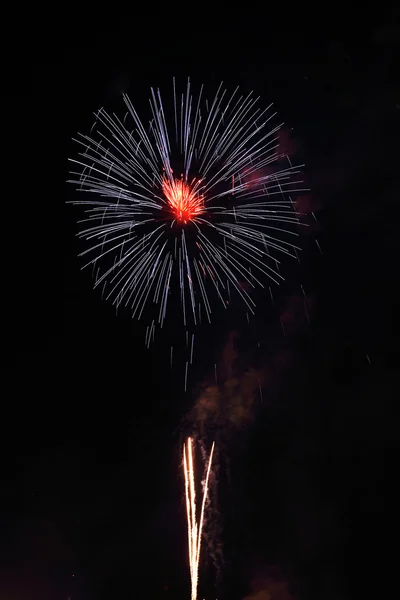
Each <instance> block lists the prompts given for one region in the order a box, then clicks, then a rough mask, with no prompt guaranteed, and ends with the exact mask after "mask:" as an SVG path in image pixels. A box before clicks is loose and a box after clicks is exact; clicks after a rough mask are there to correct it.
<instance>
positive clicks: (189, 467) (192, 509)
mask: <svg viewBox="0 0 400 600" xmlns="http://www.w3.org/2000/svg"><path fill="white" fill-rule="evenodd" d="M214 446H215V442H214V443H213V445H212V447H211V452H210V456H209V459H208V466H207V472H206V478H205V481H204V487H203V499H202V502H201V511H200V521H199V523H197V515H196V513H197V510H196V509H197V506H196V480H195V472H194V449H193V440H192V438H188V440H187V443H186V444H185V445H184V446H183V469H184V473H185V496H186V512H187V521H188V543H189V566H190V579H191V585H192V593H191V600H197V586H198V582H199V561H200V549H201V535H202V530H203V523H204V510H205V506H206V500H207V494H208V480H209V477H210V472H211V465H212V459H213V453H214Z"/></svg>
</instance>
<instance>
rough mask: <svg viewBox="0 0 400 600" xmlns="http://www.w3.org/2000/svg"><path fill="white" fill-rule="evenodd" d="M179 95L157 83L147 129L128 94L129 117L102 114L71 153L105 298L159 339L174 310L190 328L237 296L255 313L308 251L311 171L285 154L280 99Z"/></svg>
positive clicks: (85, 231)
mask: <svg viewBox="0 0 400 600" xmlns="http://www.w3.org/2000/svg"><path fill="white" fill-rule="evenodd" d="M172 91H173V93H172V94H171V102H170V104H168V103H164V102H163V101H162V98H161V94H160V91H159V90H153V89H152V90H151V98H150V110H151V119H150V122H149V124H148V126H147V127H146V126H145V125H144V124H143V123H142V121H141V120H140V118H139V116H138V113H137V112H136V110H135V108H134V107H133V105H132V103H131V100H130V99H129V98H128V96H126V95H124V96H123V100H124V103H125V107H126V111H125V115H123V114H122V115H121V116H118V115H116V114H108V113H107V112H106V111H105V110H103V109H101V110H99V111H98V112H97V114H96V115H95V117H96V121H95V124H94V125H93V127H92V130H91V132H90V134H89V135H79V136H78V138H77V139H76V140H75V141H77V142H78V143H79V144H80V147H81V152H80V153H79V156H78V157H77V158H75V159H71V162H72V163H73V165H74V168H73V170H71V179H70V182H71V183H73V184H75V185H76V186H77V191H78V192H86V194H84V198H82V195H81V194H79V197H78V196H77V197H76V200H75V199H74V200H73V203H74V204H78V205H83V206H84V207H85V209H86V216H85V218H84V219H82V221H81V223H82V227H81V230H80V233H79V236H80V237H82V238H84V239H85V240H86V241H87V242H88V246H87V247H86V249H85V250H84V251H83V252H82V255H84V256H87V262H86V264H85V266H91V267H92V268H93V272H94V274H95V287H100V289H101V290H102V294H103V295H104V297H106V298H107V299H109V300H111V301H112V302H113V303H114V304H115V305H116V307H120V306H126V307H128V308H129V309H130V310H131V311H132V315H133V316H134V317H135V318H139V319H140V318H143V319H145V320H147V322H148V323H149V325H148V327H147V332H146V344H147V345H148V344H149V343H150V342H151V341H152V340H154V334H155V328H156V327H157V326H161V327H162V326H163V324H164V322H165V319H166V316H167V314H168V312H169V311H168V310H167V308H168V307H169V306H171V305H172V306H178V305H180V306H181V309H182V310H181V315H182V323H183V325H184V326H185V327H189V326H190V327H193V326H194V325H197V324H198V323H199V322H201V320H202V319H205V320H206V321H208V322H211V316H212V312H213V311H215V309H216V305H217V303H220V305H221V306H223V307H224V308H226V307H227V306H228V305H229V304H230V302H231V293H233V292H234V293H236V295H237V297H238V298H239V300H240V301H241V302H242V303H243V308H244V310H245V311H246V312H247V313H249V312H250V313H253V312H254V309H255V301H254V300H253V299H252V296H251V289H252V288H255V287H256V286H261V287H264V286H266V285H267V287H268V286H269V283H270V280H272V281H274V282H276V283H279V281H280V280H282V276H281V275H280V273H279V262H280V257H282V256H284V255H286V256H293V257H294V258H295V259H296V250H297V249H298V247H297V246H296V245H295V239H296V236H297V235H298V232H297V225H298V223H299V216H298V215H297V213H296V211H295V209H294V204H293V197H292V195H293V194H294V193H295V192H298V191H300V190H301V189H302V188H301V183H302V182H301V180H300V179H298V178H297V174H298V173H300V170H299V168H298V167H293V166H292V164H291V162H290V159H289V158H288V156H287V155H286V154H285V153H282V152H281V151H280V144H279V130H280V128H281V127H282V125H275V126H273V125H272V123H273V121H274V118H275V116H276V113H275V112H274V111H273V109H272V105H271V106H269V107H267V108H266V109H262V108H260V107H259V106H258V98H255V97H254V96H253V94H252V93H249V94H248V95H247V96H242V95H240V93H239V90H238V88H237V89H236V90H234V91H233V93H231V94H228V92H227V91H226V90H224V89H223V87H222V84H221V85H220V86H219V88H218V90H217V92H216V94H215V95H214V97H213V98H212V99H211V100H210V101H208V100H207V99H206V98H205V93H204V89H203V87H201V89H200V90H199V92H198V93H196V94H193V93H192V88H191V82H190V80H188V82H187V86H186V89H185V90H184V92H183V93H182V94H178V92H177V90H176V86H175V80H174V81H173V90H172ZM87 192H88V193H87ZM174 319H175V321H176V318H175V316H174Z"/></svg>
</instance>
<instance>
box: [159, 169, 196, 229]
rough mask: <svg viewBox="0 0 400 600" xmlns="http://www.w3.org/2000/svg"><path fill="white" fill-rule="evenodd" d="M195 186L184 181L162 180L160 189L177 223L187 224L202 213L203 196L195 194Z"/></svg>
mask: <svg viewBox="0 0 400 600" xmlns="http://www.w3.org/2000/svg"><path fill="white" fill-rule="evenodd" d="M195 188H196V186H194V185H193V184H192V185H191V186H190V185H188V184H187V183H185V182H184V181H182V180H181V179H180V180H177V179H173V180H172V181H170V180H167V179H164V181H163V184H162V189H163V192H164V194H165V197H166V198H167V200H168V204H169V206H170V209H171V211H172V213H173V215H174V217H175V219H176V220H177V221H180V222H181V223H187V222H188V221H192V220H193V219H194V218H195V217H196V216H198V215H199V214H201V213H202V212H203V211H204V202H203V196H201V195H200V194H198V193H197V192H196V189H195Z"/></svg>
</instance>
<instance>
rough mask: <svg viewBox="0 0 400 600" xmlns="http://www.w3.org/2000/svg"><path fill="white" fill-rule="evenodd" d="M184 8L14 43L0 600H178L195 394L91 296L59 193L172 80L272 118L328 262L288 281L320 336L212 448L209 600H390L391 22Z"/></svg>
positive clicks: (62, 24)
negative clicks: (264, 598)
mask: <svg viewBox="0 0 400 600" xmlns="http://www.w3.org/2000/svg"><path fill="white" fill-rule="evenodd" d="M192 8H193V10H194V16H190V15H189V14H187V17H185V13H179V14H178V16H177V15H175V14H171V11H169V10H166V7H164V9H163V11H161V9H159V8H157V7H154V11H153V10H151V11H150V12H152V13H153V14H148V15H144V14H139V12H137V11H136V9H134V8H132V11H131V13H129V11H127V10H126V11H125V12H123V13H120V12H117V11H116V10H113V7H112V6H109V7H108V8H107V12H104V13H102V12H101V10H100V9H98V10H96V11H94V12H93V13H90V14H86V15H85V14H83V13H82V12H81V11H77V12H74V11H72V10H71V9H70V10H69V11H66V14H64V15H63V17H60V18H59V20H57V18H56V17H54V18H53V19H50V21H47V25H46V26H43V24H44V23H43V22H42V20H41V18H39V15H37V14H35V16H34V18H33V17H32V18H33V21H32V23H34V26H33V25H32V26H31V27H30V26H29V25H27V26H26V33H25V31H24V32H22V33H21V32H20V35H18V36H16V37H13V38H12V39H13V41H12V43H11V42H10V46H9V59H8V61H7V70H6V74H5V75H4V80H5V81H6V84H7V95H8V98H9V100H10V105H11V110H12V112H9V111H6V112H5V113H4V114H3V120H4V130H5V132H6V133H10V142H7V144H9V145H8V146H6V148H7V149H8V152H7V154H8V156H10V158H11V160H10V163H11V165H10V168H9V167H8V166H3V168H5V169H7V173H4V172H3V176H4V178H5V179H6V180H7V182H8V181H11V185H10V191H9V190H8V186H6V187H7V191H4V195H3V203H4V204H5V205H6V207H5V208H8V209H9V210H10V213H11V216H10V217H7V219H8V223H7V225H6V226H5V227H4V230H5V232H6V234H5V236H4V239H5V240H6V244H5V246H6V248H5V251H4V256H3V262H4V269H3V274H4V278H3V281H4V283H5V284H6V285H5V287H4V289H5V293H4V292H3V293H4V296H5V298H6V300H7V301H11V304H12V310H11V312H8V311H5V312H4V330H5V331H7V332H8V333H9V334H11V335H9V336H7V342H6V341H4V347H5V351H6V352H5V353H6V354H7V356H9V357H10V358H11V363H12V364H11V367H10V368H7V372H6V376H5V378H4V391H5V394H4V399H3V419H2V435H1V442H2V469H1V475H2V484H1V505H0V509H1V514H0V526H1V531H0V539H1V542H0V550H1V572H0V598H1V599H3V598H4V599H7V600H8V599H11V600H14V599H15V600H17V599H18V600H25V598H26V599H28V598H29V599H31V598H32V599H38V600H46V599H47V598H49V599H55V600H56V599H65V600H67V598H68V597H70V598H71V600H72V599H73V600H78V599H79V600H80V599H91V600H92V599H102V598H111V597H115V598H121V599H122V598H128V597H129V598H145V597H149V598H164V597H165V598H185V597H188V596H189V577H188V572H187V565H186V530H185V512H184V505H183V503H182V480H181V477H180V473H179V469H180V457H179V452H180V441H181V435H180V431H181V423H182V419H183V417H184V415H185V414H186V413H187V412H188V411H189V410H190V408H191V406H192V404H193V402H194V400H195V396H196V391H193V392H192V393H189V394H188V395H186V396H185V395H184V394H182V392H181V389H180V387H179V385H178V381H177V380H176V378H175V376H174V374H172V375H171V374H170V373H169V370H168V368H167V366H168V365H166V364H165V362H166V361H165V357H164V356H160V355H158V354H157V350H154V351H153V352H150V353H146V352H144V347H143V340H142V338H141V332H140V330H139V328H138V327H136V326H135V325H134V323H132V321H131V320H130V319H129V318H124V317H123V316H122V317H121V318H116V317H115V314H114V311H113V308H112V307H111V306H108V305H107V304H105V303H103V302H101V300H100V298H99V297H98V295H97V294H96V293H95V292H93V291H92V289H91V280H90V276H89V275H87V274H85V273H82V272H81V271H80V266H81V263H80V261H79V259H78V258H77V257H76V254H77V243H76V240H75V237H74V234H75V232H76V224H75V216H76V215H75V214H74V209H73V208H71V207H70V206H67V207H66V206H65V200H66V199H68V197H70V194H71V191H70V190H67V186H66V185H65V183H64V182H65V180H66V179H67V176H68V165H67V157H68V156H71V154H72V153H73V152H74V149H73V146H72V144H71V141H70V138H71V137H72V136H73V135H74V134H75V133H76V131H85V130H87V129H89V128H90V126H91V124H92V113H93V112H94V111H95V110H96V109H97V108H99V107H100V106H107V104H111V103H115V102H116V101H117V99H118V97H119V96H120V94H121V93H122V92H125V91H127V92H129V94H130V96H131V98H132V99H133V102H134V104H135V97H136V96H137V97H138V103H136V104H138V105H139V107H140V103H142V104H143V103H144V102H145V99H146V96H147V91H148V88H149V87H150V85H155V86H158V85H160V87H164V88H165V86H169V85H170V81H171V77H172V76H173V75H175V76H176V77H181V78H184V77H186V76H187V75H190V76H191V77H192V78H193V79H195V80H196V81H205V82H211V83H215V82H219V81H220V80H223V81H224V82H226V84H227V85H229V86H231V87H233V86H236V85H237V84H239V85H241V86H243V87H244V89H254V90H255V91H256V92H257V94H260V95H261V96H262V97H263V98H265V100H266V102H269V101H271V100H274V102H275V103H276V106H277V109H278V111H279V114H280V115H281V116H282V117H283V118H284V120H285V122H286V123H288V125H289V126H290V127H291V128H293V137H294V139H295V141H296V144H297V145H298V146H300V148H301V153H302V155H303V156H304V157H305V161H306V164H307V179H308V182H309V184H310V187H311V190H312V198H313V202H314V203H315V204H314V206H315V207H316V208H315V210H316V214H317V217H318V221H319V223H320V227H319V231H318V234H317V237H318V240H319V243H320V246H321V248H322V252H323V254H322V256H320V254H319V253H318V252H313V251H312V250H310V251H309V252H308V253H307V255H306V258H307V260H306V261H303V262H302V264H301V267H299V269H300V270H299V278H301V280H302V281H306V282H307V289H308V293H309V294H310V296H312V298H313V310H312V316H311V324H310V325H307V326H306V325H304V324H303V325H302V327H301V328H300V329H299V330H298V331H297V333H296V335H293V336H291V337H290V338H286V340H285V341H284V342H281V341H280V338H279V335H278V333H277V332H275V334H274V336H275V337H272V339H271V341H270V340H268V343H270V344H271V347H272V350H271V351H270V353H269V355H268V358H266V360H268V361H269V363H268V365H267V367H269V368H270V369H273V367H271V364H272V363H271V361H272V359H273V358H274V352H275V350H274V349H276V348H278V347H279V352H283V353H284V354H285V355H289V357H290V360H289V361H288V362H287V366H285V367H284V368H281V369H280V371H279V374H278V375H277V376H276V377H274V381H273V383H271V384H270V387H269V384H268V381H266V384H265V387H264V398H266V399H267V401H266V402H264V403H263V405H262V407H261V408H260V407H259V408H257V410H256V414H255V419H254V421H253V422H252V424H251V425H247V426H246V427H244V426H243V428H242V430H241V431H240V432H237V433H236V434H232V437H231V439H230V441H228V442H227V443H226V444H225V452H226V453H230V454H231V460H230V461H229V460H228V458H229V457H226V456H225V458H223V457H222V458H221V470H222V467H223V465H227V464H228V462H229V463H230V466H229V469H230V473H231V475H230V477H231V481H230V484H229V487H225V488H224V485H223V482H224V476H223V475H221V480H220V483H221V488H222V490H221V494H220V503H219V504H220V506H219V511H220V513H221V514H220V523H221V524H222V529H223V531H222V533H221V538H222V541H223V542H224V557H225V558H224V563H223V566H222V570H221V572H220V574H219V576H218V577H212V576H207V574H205V575H204V577H205V581H206V582H207V585H206V587H207V586H208V587H207V589H205V590H204V595H205V597H207V598H215V597H218V598H229V599H232V600H234V599H235V598H237V599H238V600H239V599H242V598H244V597H245V596H246V595H248V594H250V592H251V581H252V580H254V578H257V577H260V576H261V577H264V576H265V574H268V573H269V572H270V569H271V568H274V569H277V570H278V571H279V573H280V577H281V578H282V579H284V580H286V581H288V582H289V584H290V588H291V590H292V594H293V595H294V597H298V598H304V599H308V598H310V599H311V598H316V599H317V598H318V599H321V598H324V599H327V600H328V599H329V598H333V599H334V598H363V597H366V596H367V597H369V595H371V597H372V596H375V597H376V596H377V594H379V595H380V596H383V595H384V591H383V590H385V593H386V589H387V586H388V585H389V586H390V582H391V581H394V575H393V574H392V569H393V562H391V561H392V559H391V556H392V555H393V557H394V556H395V553H396V537H397V534H396V533H395V532H396V527H395V525H396V519H397V516H396V515H397V511H396V510H393V511H390V512H389V514H390V523H389V526H388V527H387V525H385V523H384V521H383V508H384V504H383V498H384V492H383V484H384V452H386V453H387V456H388V457H389V458H387V460H386V461H385V467H386V470H387V471H388V472H389V474H390V473H392V475H389V478H391V479H394V480H395V479H396V475H395V470H394V468H395V467H394V465H393V466H392V465H391V463H390V461H391V459H392V457H393V454H394V450H395V448H396V441H397V439H396V438H397V436H396V433H397V432H396V429H397V427H396V425H395V420H394V414H395V412H394V399H395V398H396V396H397V394H398V376H397V374H396V369H397V364H398V363H397V356H396V351H397V344H396V321H398V317H397V306H398V290H397V278H398V275H397V271H398V268H397V262H398V261H397V249H398V243H397V238H398V233H397V217H396V213H397V202H398V193H399V185H398V172H397V171H398V169H397V162H398V160H397V159H398V136H397V135H396V131H395V123H396V120H398V114H399V97H398V89H397V90H396V86H397V85H398V81H397V80H396V69H395V64H394V59H395V54H396V53H397V52H398V45H397V44H398V22H396V19H395V15H394V14H393V11H391V10H389V9H388V10H384V8H385V7H383V8H382V7H381V8H379V9H378V12H376V11H375V10H374V11H372V9H371V12H370V13H368V12H365V11H364V8H362V9H361V8H360V10H359V11H358V10H356V9H352V10H354V12H353V13H351V14H350V13H349V12H348V10H349V8H348V7H338V6H336V5H335V6H332V7H320V8H319V9H318V10H317V9H313V10H308V11H307V10H305V9H304V8H302V7H299V8H297V9H296V10H295V11H293V9H291V8H290V7H289V6H288V7H287V10H286V8H285V7H283V8H282V10H280V9H279V8H275V9H274V10H272V9H270V8H269V7H264V8H262V9H256V8H255V7H253V8H251V7H246V6H241V7H240V9H239V12H238V13H237V14H236V13H234V12H233V9H232V10H231V9H230V10H231V12H229V13H226V14H225V13H221V16H218V15H217V14H214V12H215V11H214V12H208V11H206V10H205V9H204V7H192ZM43 18H44V17H43ZM47 19H49V16H48V15H47ZM49 23H50V24H49ZM18 39H19V40H20V43H17V40H18ZM11 115H12V117H11ZM14 115H15V116H14ZM4 225H5V224H4ZM308 243H309V242H308V241H307V244H308ZM310 243H311V242H310ZM312 243H313V242H312ZM9 273H10V274H9ZM278 329H279V328H278ZM220 333H221V332H220ZM223 333H225V337H224V336H223V335H222V334H223ZM228 333H229V329H227V330H226V331H225V332H222V333H221V336H222V337H221V338H220V339H219V344H220V345H221V346H222V345H223V343H224V341H225V339H226V338H227V336H228ZM9 339H10V341H8V340H9ZM277 340H278V341H277ZM218 351H219V350H218ZM202 352H205V349H204V348H203V349H200V351H199V354H198V357H197V360H198V361H199V364H202V360H203V359H202V354H201V353H202ZM276 352H277V353H278V350H276ZM246 356H247V355H246V354H245V358H244V360H246ZM271 357H272V358H271ZM275 358H277V357H276V356H275ZM278 358H279V357H278ZM248 360H249V359H248ZM204 364H205V356H204ZM208 376H209V373H208V372H207V370H206V368H204V370H203V372H202V370H201V368H200V369H199V377H200V378H207V377H208ZM196 383H201V381H199V382H196ZM194 389H195V390H196V388H194ZM179 390H180V391H179ZM216 528H217V526H216ZM210 572H213V570H212V569H211V568H210ZM214 580H217V581H218V589H217V591H215V590H214V589H213V585H214ZM260 586H261V587H262V585H261V584H260ZM253 590H255V588H253ZM255 591H257V590H255ZM388 593H391V592H390V587H389V592H388ZM277 598H278V597H277ZM273 600H274V598H273Z"/></svg>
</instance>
